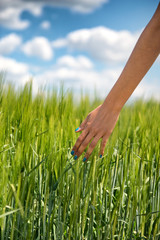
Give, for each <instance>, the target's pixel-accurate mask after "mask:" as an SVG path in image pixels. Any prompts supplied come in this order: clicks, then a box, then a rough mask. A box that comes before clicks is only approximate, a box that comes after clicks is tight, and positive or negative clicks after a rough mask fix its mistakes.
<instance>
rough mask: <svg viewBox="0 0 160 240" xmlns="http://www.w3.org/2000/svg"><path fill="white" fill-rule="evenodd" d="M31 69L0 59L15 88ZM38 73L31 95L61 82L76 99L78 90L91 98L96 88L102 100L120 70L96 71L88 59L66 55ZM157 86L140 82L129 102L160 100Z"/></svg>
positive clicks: (22, 64) (8, 78) (1, 69)
mask: <svg viewBox="0 0 160 240" xmlns="http://www.w3.org/2000/svg"><path fill="white" fill-rule="evenodd" d="M34 67H36V66H28V65H27V64H25V63H20V62H17V61H15V60H13V59H11V58H6V57H2V56H0V71H1V72H2V71H5V72H7V75H6V80H10V81H12V82H13V83H14V85H15V86H16V87H17V86H19V85H22V86H23V85H24V84H25V83H26V82H28V81H29V80H30V76H31V74H30V71H31V69H33V68H34ZM37 71H39V72H37V73H36V76H35V77H34V78H33V91H34V94H36V93H37V92H38V88H40V86H44V85H47V86H48V87H49V89H52V88H53V87H57V90H58V89H59V87H60V86H61V82H64V87H65V89H72V90H73V93H74V95H75V98H77V99H78V98H79V97H80V94H81V89H83V90H84V91H85V92H87V93H88V94H90V96H91V97H92V98H93V97H94V92H95V89H96V92H97V96H98V97H100V98H101V99H104V98H105V97H106V96H107V94H108V92H109V91H110V90H111V88H112V87H113V85H114V83H115V82H116V81H117V79H118V77H119V75H120V73H121V71H122V68H118V67H114V68H109V69H105V70H104V69H102V70H99V71H97V70H96V69H95V68H94V66H93V64H92V62H91V61H90V59H88V58H86V57H84V56H77V57H73V56H69V55H67V56H63V57H61V58H59V59H58V60H57V63H56V64H54V65H53V66H52V67H51V68H50V69H49V70H47V71H43V70H42V69H37ZM40 72H41V73H40ZM149 80H150V79H149ZM158 83H159V81H158V79H157V80H155V79H152V82H149V81H148V79H147V78H146V79H143V81H142V82H141V83H140V84H139V86H138V87H137V88H136V90H135V91H134V93H133V95H132V97H131V98H130V101H131V99H132V100H133V99H136V98H139V97H143V98H144V99H148V98H150V97H151V96H153V97H154V98H155V99H157V100H159V101H160V95H159V92H160V87H159V84H158Z"/></svg>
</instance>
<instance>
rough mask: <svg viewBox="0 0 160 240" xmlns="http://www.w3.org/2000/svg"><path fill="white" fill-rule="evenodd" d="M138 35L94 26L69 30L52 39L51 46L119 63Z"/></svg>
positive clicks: (127, 54)
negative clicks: (63, 34)
mask: <svg viewBox="0 0 160 240" xmlns="http://www.w3.org/2000/svg"><path fill="white" fill-rule="evenodd" d="M138 36H139V33H131V32H129V31H114V30H111V29H108V28H106V27H96V28H92V29H81V30H77V31H74V32H71V33H70V34H68V35H67V36H66V38H64V39H58V40H56V41H54V42H53V43H52V46H53V47H54V48H61V47H67V48H68V49H69V50H71V51H74V50H78V51H85V52H88V53H89V54H90V55H91V56H92V57H94V58H95V59H98V60H101V61H104V62H107V63H120V62H124V61H126V59H127V58H128V57H129V54H130V52H131V50H132V49H133V46H134V44H135V43H136V40H137V39H138Z"/></svg>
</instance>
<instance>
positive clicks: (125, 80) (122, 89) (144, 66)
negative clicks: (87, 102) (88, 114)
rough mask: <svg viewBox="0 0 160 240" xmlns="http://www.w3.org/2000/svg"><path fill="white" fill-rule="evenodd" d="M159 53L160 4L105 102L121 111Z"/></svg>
mask: <svg viewBox="0 0 160 240" xmlns="http://www.w3.org/2000/svg"><path fill="white" fill-rule="evenodd" d="M159 53H160V3H159V5H158V8H157V10H156V12H155V14H154V15H153V17H152V19H151V21H150V22H149V23H148V25H147V26H146V28H145V29H144V31H143V33H142V34H141V36H140V38H139V40H138V42H137V44H136V46H135V48H134V49H133V52H132V54H131V56H130V58H129V59H128V62H127V64H126V66H125V68H124V69H123V71H122V73H121V75H120V77H119V79H118V80H117V82H116V84H115V85H114V87H113V88H112V90H111V92H110V93H109V95H108V96H107V98H106V100H105V101H111V102H112V104H113V105H115V106H114V107H117V108H118V109H121V108H122V107H123V105H124V104H125V102H126V101H127V99H128V98H129V97H130V95H131V94H132V93H133V91H134V89H135V88H136V87H137V85H138V84H139V82H140V81H141V80H142V78H143V77H144V75H145V74H146V73H147V72H148V70H149V69H150V67H151V66H152V64H153V63H154V61H155V60H156V58H157V56H158V55H159Z"/></svg>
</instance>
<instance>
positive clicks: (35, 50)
mask: <svg viewBox="0 0 160 240" xmlns="http://www.w3.org/2000/svg"><path fill="white" fill-rule="evenodd" d="M22 51H23V52H24V53H25V54H26V55H28V56H35V57H38V58H40V59H43V60H51V59H52V57H53V50H52V47H51V44H50V42H49V41H48V39H47V38H45V37H36V38H33V39H32V40H30V41H28V42H27V43H25V44H24V45H23V46H22Z"/></svg>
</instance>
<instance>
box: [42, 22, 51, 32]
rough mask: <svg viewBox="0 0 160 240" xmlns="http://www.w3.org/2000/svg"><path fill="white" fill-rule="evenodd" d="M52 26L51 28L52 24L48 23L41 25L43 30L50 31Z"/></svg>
mask: <svg viewBox="0 0 160 240" xmlns="http://www.w3.org/2000/svg"><path fill="white" fill-rule="evenodd" d="M50 26H51V24H50V22H48V21H43V22H42V23H41V28H43V29H46V30H47V29H49V28H50Z"/></svg>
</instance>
